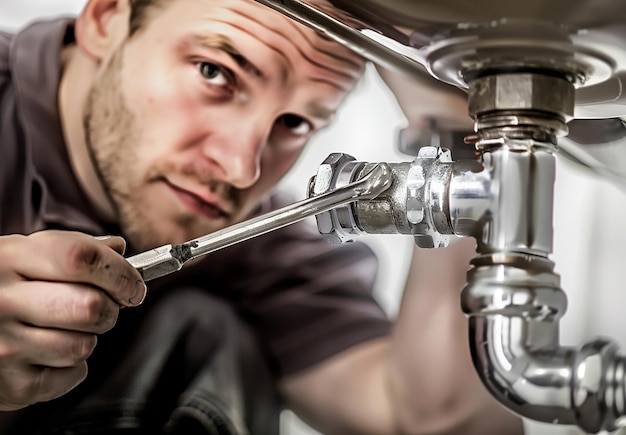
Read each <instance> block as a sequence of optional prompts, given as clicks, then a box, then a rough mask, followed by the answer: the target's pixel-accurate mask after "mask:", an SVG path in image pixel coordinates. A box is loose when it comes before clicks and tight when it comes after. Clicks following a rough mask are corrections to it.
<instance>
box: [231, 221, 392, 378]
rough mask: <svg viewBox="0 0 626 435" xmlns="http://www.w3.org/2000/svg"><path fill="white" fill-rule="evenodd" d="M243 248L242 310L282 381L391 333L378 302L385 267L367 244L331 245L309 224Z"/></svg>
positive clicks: (239, 287) (239, 290)
mask: <svg viewBox="0 0 626 435" xmlns="http://www.w3.org/2000/svg"><path fill="white" fill-rule="evenodd" d="M242 248H245V251H242V255H243V256H245V261H242V262H241V269H240V270H239V273H238V277H237V279H236V287H237V288H236V293H238V294H240V295H241V298H240V307H241V309H242V310H243V314H244V316H246V317H247V318H248V319H249V321H250V322H251V324H252V325H253V326H254V329H255V331H256V332H257V333H258V334H259V336H260V337H261V339H262V343H263V344H265V345H266V346H267V349H268V351H269V353H270V355H271V356H272V357H273V359H274V361H275V363H276V369H277V372H278V374H279V376H285V375H289V374H293V373H295V372H298V371H301V370H303V369H306V368H308V367H310V366H312V365H314V364H316V363H318V362H321V361H323V360H325V359H326V358H329V357H331V356H333V355H335V354H337V353H338V352H340V351H342V350H345V349H347V348H348V347H350V346H353V345H355V344H358V343H362V342H364V341H366V340H370V339H374V338H378V337H381V336H384V335H387V334H388V333H389V331H390V326H391V322H390V321H389V319H388V318H387V316H386V315H385V312H384V311H383V309H382V308H381V307H380V305H379V304H378V303H377V301H376V300H375V298H374V296H373V288H374V282H375V278H376V273H377V268H378V259H377V258H376V256H375V254H374V253H373V251H372V250H371V249H370V248H369V247H368V246H367V245H366V244H364V243H360V242H354V243H347V244H343V245H332V244H329V243H327V242H326V241H325V240H324V239H322V237H321V236H320V235H319V234H318V233H317V230H316V229H315V228H314V227H313V226H312V225H311V224H310V222H309V223H307V222H302V223H298V224H294V225H291V226H289V227H286V228H283V229H282V230H279V231H276V232H273V233H269V234H266V235H265V236H262V237H259V238H257V239H255V241H254V243H250V244H249V245H247V246H242Z"/></svg>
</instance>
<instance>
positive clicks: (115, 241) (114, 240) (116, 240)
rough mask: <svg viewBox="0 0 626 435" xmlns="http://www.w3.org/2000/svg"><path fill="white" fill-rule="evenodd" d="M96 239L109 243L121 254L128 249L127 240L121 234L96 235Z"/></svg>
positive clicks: (109, 245)
mask: <svg viewBox="0 0 626 435" xmlns="http://www.w3.org/2000/svg"><path fill="white" fill-rule="evenodd" d="M94 239H96V240H98V241H99V242H101V243H103V244H105V245H107V246H108V247H109V248H111V249H113V250H114V251H115V252H117V253H118V254H120V255H124V252H125V251H126V240H124V239H123V238H122V237H119V236H96V237H94Z"/></svg>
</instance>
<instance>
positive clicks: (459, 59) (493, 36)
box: [257, 0, 626, 118]
mask: <svg viewBox="0 0 626 435" xmlns="http://www.w3.org/2000/svg"><path fill="white" fill-rule="evenodd" d="M257 1H259V2H260V3H263V4H265V5H267V6H269V7H272V8H274V9H276V10H279V11H281V12H282V13H284V14H286V15H288V16H290V17H292V18H293V19H295V20H297V21H300V22H302V23H304V24H307V25H309V26H310V27H313V28H315V29H316V30H318V31H320V32H321V33H324V34H325V35H327V36H328V37H329V38H332V39H334V40H336V41H338V42H340V43H341V44H343V45H345V46H346V47H349V48H351V49H352V50H354V51H355V52H357V53H360V54H361V55H363V56H364V57H366V58H368V59H370V60H372V61H374V62H376V63H377V64H379V65H382V66H384V67H387V68H391V69H396V70H400V71H403V72H405V73H408V74H412V75H415V76H424V75H425V72H427V73H428V74H430V75H431V76H433V77H435V78H436V79H438V80H441V81H443V82H446V83H450V84H452V85H454V86H458V87H461V88H467V86H468V82H469V79H468V78H469V77H473V76H474V75H475V74H476V73H477V72H480V71H485V70H509V71H511V70H520V69H544V70H554V71H561V72H567V73H568V74H569V75H570V77H571V78H572V81H573V82H574V83H575V84H576V88H577V89H576V109H575V117H577V118H608V117H616V116H624V115H626V92H624V88H626V86H625V84H626V44H625V41H626V3H624V2H623V1H621V0H603V1H600V2H598V1H596V2H589V1H586V0H585V1H583V0H576V1H571V2H570V1H567V0H557V1H554V2H546V1H543V0H531V1H528V2H518V1H513V0H508V1H496V0H475V1H464V0H446V1H441V2H439V1H435V0H394V1H386V0H363V1H361V0H359V1H356V0H334V1H333V2H332V3H333V5H334V6H333V7H330V6H329V4H328V2H325V1H322V0H257Z"/></svg>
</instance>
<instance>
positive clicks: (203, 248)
mask: <svg viewBox="0 0 626 435" xmlns="http://www.w3.org/2000/svg"><path fill="white" fill-rule="evenodd" d="M391 181H392V180H391V169H390V168H389V166H388V165H387V164H386V163H380V164H378V165H376V166H374V167H373V168H371V170H370V171H369V172H368V173H367V174H365V175H364V176H363V177H362V178H360V179H359V180H358V181H355V182H353V183H349V184H346V185H344V186H341V187H339V188H337V189H334V190H332V191H328V192H325V193H321V194H319V195H316V196H313V197H311V198H307V199H305V200H302V201H299V202H296V203H294V204H291V205H288V206H286V207H283V208H281V209H278V210H275V211H273V212H270V213H266V214H264V215H261V216H258V217H256V218H253V219H249V220H247V221H244V222H241V223H239V224H235V225H232V226H230V227H228V228H224V229H223V230H220V231H216V232H214V233H211V234H209V235H206V236H203V237H200V238H197V239H194V240H190V241H189V242H186V243H183V244H180V245H165V246H161V247H159V248H156V249H152V250H150V251H146V252H142V253H140V254H137V255H134V256H132V257H128V258H127V261H128V262H129V263H130V264H132V265H133V266H134V267H135V268H137V269H138V270H139V272H140V273H141V275H142V277H143V278H144V280H145V281H149V280H151V279H155V278H158V277H161V276H164V275H167V274H169V273H172V272H176V271H178V270H180V269H181V268H182V267H183V264H184V263H185V262H186V261H188V260H191V259H194V258H198V257H200V256H202V255H205V254H208V253H210V252H214V251H217V250H218V249H222V248H226V247H227V246H231V245H234V244H235V243H239V242H243V241H244V240H248V239H251V238H252V237H256V236H260V235H261V234H265V233H268V232H270V231H274V230H277V229H279V228H282V227H285V226H287V225H290V224H293V223H296V222H298V221H301V220H303V219H305V218H307V217H309V216H313V215H315V214H317V213H322V212H325V211H327V210H329V209H332V208H334V207H338V206H341V205H343V204H346V203H349V202H352V201H356V200H357V199H366V198H376V197H377V196H379V195H380V194H382V193H383V192H384V191H385V190H387V189H388V188H389V187H390V186H391Z"/></svg>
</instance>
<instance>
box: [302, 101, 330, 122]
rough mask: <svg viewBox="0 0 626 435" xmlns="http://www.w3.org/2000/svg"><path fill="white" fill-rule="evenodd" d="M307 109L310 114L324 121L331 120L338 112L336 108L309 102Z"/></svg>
mask: <svg viewBox="0 0 626 435" xmlns="http://www.w3.org/2000/svg"><path fill="white" fill-rule="evenodd" d="M306 109H307V113H309V115H310V116H312V117H314V118H317V119H320V120H322V121H330V120H331V119H332V118H333V117H334V116H335V114H336V113H337V111H336V110H331V109H327V108H325V107H322V106H320V105H318V104H315V103H311V104H308V105H307V107H306Z"/></svg>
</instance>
